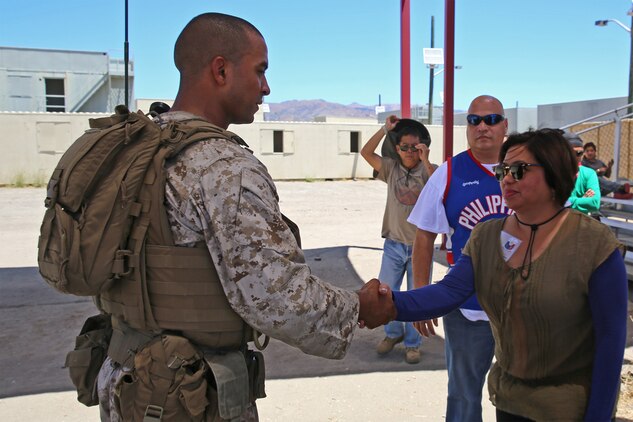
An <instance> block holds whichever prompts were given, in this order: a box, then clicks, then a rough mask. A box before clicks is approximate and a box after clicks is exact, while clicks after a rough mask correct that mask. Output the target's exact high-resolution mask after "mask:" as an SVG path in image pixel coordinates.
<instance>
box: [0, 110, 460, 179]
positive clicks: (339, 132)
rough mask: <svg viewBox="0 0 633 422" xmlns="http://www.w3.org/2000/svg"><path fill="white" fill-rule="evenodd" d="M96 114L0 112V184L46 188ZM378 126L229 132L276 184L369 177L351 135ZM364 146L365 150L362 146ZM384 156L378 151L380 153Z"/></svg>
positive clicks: (438, 149)
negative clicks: (277, 147)
mask: <svg viewBox="0 0 633 422" xmlns="http://www.w3.org/2000/svg"><path fill="white" fill-rule="evenodd" d="M103 116H105V114H96V113H94V114H93V113H77V114H70V113H0V127H1V128H2V131H0V133H1V135H0V145H2V149H3V151H2V154H0V185H12V184H18V185H19V184H42V183H46V182H47V181H48V178H49V177H50V175H51V173H52V171H53V169H54V168H55V165H56V164H57V162H58V160H59V158H60V157H61V155H62V154H63V153H64V151H65V150H66V148H68V146H69V145H70V144H71V143H72V141H73V140H75V139H76V138H78V137H79V136H80V135H81V134H82V133H83V131H84V130H85V129H87V128H88V119H89V118H97V117H103ZM379 127H380V125H379V124H377V123H375V124H369V123H338V122H337V123H316V122H305V123H303V122H301V123H299V122H255V123H253V124H250V125H237V126H231V127H229V130H231V131H233V132H235V133H237V134H238V135H239V136H241V137H242V138H243V139H244V140H245V141H246V142H247V143H248V144H249V145H250V147H251V149H252V150H253V151H254V153H255V155H256V156H257V157H258V158H259V159H260V160H261V161H262V162H263V163H264V164H265V165H266V167H268V170H269V172H270V174H271V175H272V176H273V178H274V179H277V180H293V179H299V180H304V179H349V178H370V177H371V176H372V169H371V167H370V166H369V165H368V164H367V163H366V162H365V160H363V159H362V157H361V156H360V154H358V153H351V152H350V151H349V148H350V132H351V131H356V132H360V139H361V142H362V144H364V143H365V142H366V141H367V140H368V139H369V138H370V137H371V135H373V134H374V133H375V132H376V130H378V128H379ZM274 131H283V138H284V152H283V153H273V152H272V145H273V132H274ZM429 132H430V133H431V139H432V140H433V143H432V145H431V162H433V163H437V164H440V163H441V162H442V127H441V126H430V127H429ZM454 133H455V135H454V137H455V144H454V153H455V154H456V153H458V152H460V151H463V150H464V149H465V148H466V134H465V133H466V132H465V128H464V127H463V126H458V127H456V128H455V132H454ZM362 144H361V146H362ZM378 151H380V149H378Z"/></svg>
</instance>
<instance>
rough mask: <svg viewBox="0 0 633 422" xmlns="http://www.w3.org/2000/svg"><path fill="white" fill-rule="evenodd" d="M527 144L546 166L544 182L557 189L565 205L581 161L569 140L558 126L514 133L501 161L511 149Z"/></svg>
mask: <svg viewBox="0 0 633 422" xmlns="http://www.w3.org/2000/svg"><path fill="white" fill-rule="evenodd" d="M519 145H524V146H525V147H526V148H527V150H528V151H529V152H530V153H531V154H532V155H533V156H534V158H535V159H536V162H537V163H538V164H540V165H541V166H543V170H544V171H545V181H546V183H547V185H548V186H549V187H550V188H552V189H553V190H554V199H555V201H556V202H557V203H558V204H559V205H560V206H561V207H562V206H563V205H565V202H567V199H568V198H569V195H571V191H572V190H573V189H574V185H575V183H576V173H578V161H577V159H576V154H575V153H574V150H573V149H572V147H571V146H570V145H569V142H567V140H566V139H565V138H564V137H563V135H562V133H561V131H560V130H558V129H539V130H534V131H527V132H523V133H513V134H511V135H510V136H508V139H507V140H506V141H505V142H504V143H503V145H502V146H501V151H500V152H499V162H500V163H502V162H503V160H504V159H505V156H506V154H507V152H508V150H509V149H510V148H512V147H515V146H519Z"/></svg>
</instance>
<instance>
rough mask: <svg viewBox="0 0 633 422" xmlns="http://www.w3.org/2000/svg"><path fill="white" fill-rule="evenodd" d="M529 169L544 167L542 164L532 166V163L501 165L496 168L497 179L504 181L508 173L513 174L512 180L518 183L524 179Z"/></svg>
mask: <svg viewBox="0 0 633 422" xmlns="http://www.w3.org/2000/svg"><path fill="white" fill-rule="evenodd" d="M528 167H543V166H542V165H540V164H531V163H518V164H510V165H509V166H508V165H505V164H499V165H498V166H495V167H494V172H495V177H496V178H497V180H498V181H501V180H503V178H504V177H506V176H507V175H508V173H510V174H512V178H513V179H514V180H516V181H519V180H521V179H523V176H524V174H525V171H526V170H527V168H528Z"/></svg>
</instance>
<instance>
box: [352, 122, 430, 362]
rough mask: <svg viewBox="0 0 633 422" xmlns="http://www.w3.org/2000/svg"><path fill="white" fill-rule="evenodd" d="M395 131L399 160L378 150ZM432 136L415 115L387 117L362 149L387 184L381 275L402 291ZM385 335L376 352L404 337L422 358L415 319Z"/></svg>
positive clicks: (414, 356) (409, 357)
mask: <svg viewBox="0 0 633 422" xmlns="http://www.w3.org/2000/svg"><path fill="white" fill-rule="evenodd" d="M390 131H393V133H394V135H395V136H394V139H395V151H396V153H397V154H398V155H397V157H398V158H397V159H393V158H389V157H386V156H380V155H378V154H376V153H375V151H376V148H377V147H378V144H379V143H380V141H381V140H382V139H383V137H384V138H385V142H391V141H390V137H389V136H388V134H389V132H390ZM430 145H431V136H430V134H429V131H428V130H427V129H426V127H424V125H423V124H422V123H420V122H418V121H416V120H411V119H398V118H397V117H396V116H389V117H387V119H386V121H385V125H384V126H383V127H381V128H380V129H379V130H378V131H377V132H376V133H375V134H374V135H373V136H372V137H371V138H369V140H368V141H367V143H366V144H365V145H364V146H363V148H362V149H361V151H360V153H361V155H362V156H363V158H364V159H365V160H366V161H367V162H368V163H369V165H371V166H372V167H373V168H374V170H375V171H376V172H377V176H378V179H380V180H382V181H383V182H385V183H386V184H387V203H386V205H385V213H384V217H383V222H382V237H383V238H384V239H385V242H384V247H383V255H382V264H381V266H380V275H379V277H378V278H379V279H380V280H381V281H382V282H385V283H387V284H389V286H390V287H391V288H392V289H394V290H399V289H400V285H401V284H402V279H403V277H404V275H405V273H406V277H407V289H412V288H413V270H412V267H411V251H412V248H413V240H414V238H415V226H414V225H413V224H411V223H409V222H407V218H408V217H409V214H410V213H411V210H412V209H413V206H414V205H415V202H416V201H417V199H418V196H419V195H420V191H421V190H422V188H423V187H424V185H425V184H426V181H427V180H428V179H429V176H430V175H431V174H432V173H433V171H434V168H433V166H432V165H431V163H430V162H429V146H430ZM385 334H386V337H385V338H384V339H383V340H382V341H381V342H380V343H379V344H378V346H377V347H376V351H377V352H378V353H379V354H381V355H384V354H387V353H389V352H391V350H393V348H394V346H395V345H396V344H397V343H400V342H402V341H404V347H405V361H406V362H407V363H412V364H413V363H418V362H420V344H421V342H422V337H421V336H420V334H419V333H418V332H417V331H416V329H415V327H413V324H411V323H410V322H408V323H401V322H396V321H393V322H390V323H389V324H387V325H385Z"/></svg>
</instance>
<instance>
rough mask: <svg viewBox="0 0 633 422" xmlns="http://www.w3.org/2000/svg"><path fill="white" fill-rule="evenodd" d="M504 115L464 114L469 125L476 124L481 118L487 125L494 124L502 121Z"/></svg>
mask: <svg viewBox="0 0 633 422" xmlns="http://www.w3.org/2000/svg"><path fill="white" fill-rule="evenodd" d="M505 119H506V117H505V116H504V115H503V114H486V115H485V116H479V115H478V114H469V115H468V116H466V121H467V122H468V124H469V125H473V126H478V125H479V123H481V121H482V120H483V122H484V123H485V124H486V125H487V126H494V125H496V124H499V123H501V122H503V121H504V120H505Z"/></svg>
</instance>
